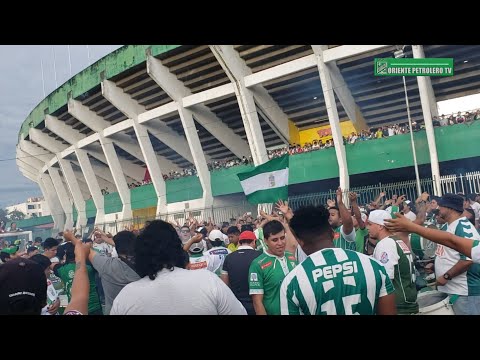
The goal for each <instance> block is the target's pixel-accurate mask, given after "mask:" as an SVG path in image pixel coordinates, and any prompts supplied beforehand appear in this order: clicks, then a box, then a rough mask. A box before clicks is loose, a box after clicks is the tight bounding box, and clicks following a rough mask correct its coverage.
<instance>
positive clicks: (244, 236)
mask: <svg viewBox="0 0 480 360" xmlns="http://www.w3.org/2000/svg"><path fill="white" fill-rule="evenodd" d="M238 240H257V237H256V236H255V233H254V232H253V231H249V230H245V231H244V232H242V233H241V234H240V237H239V238H238Z"/></svg>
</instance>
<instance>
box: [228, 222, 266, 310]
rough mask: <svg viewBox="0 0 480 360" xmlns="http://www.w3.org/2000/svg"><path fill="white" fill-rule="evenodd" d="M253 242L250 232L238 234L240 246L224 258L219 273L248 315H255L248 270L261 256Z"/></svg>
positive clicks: (253, 236)
mask: <svg viewBox="0 0 480 360" xmlns="http://www.w3.org/2000/svg"><path fill="white" fill-rule="evenodd" d="M255 240H256V236H255V234H254V233H253V232H251V231H244V232H243V233H242V234H240V238H239V240H238V242H239V244H240V246H239V247H238V249H237V251H235V253H231V254H229V255H228V256H227V257H226V259H225V262H224V263H223V268H222V273H221V279H222V280H223V282H224V283H225V284H226V285H227V286H229V287H230V288H231V289H232V291H233V294H234V295H235V296H236V298H237V299H238V300H239V301H240V302H241V303H242V305H243V307H244V308H245V310H246V311H247V314H248V315H255V309H254V307H253V302H252V297H251V296H250V295H249V285H248V284H249V278H248V273H249V268H250V265H251V263H252V261H253V260H254V259H256V258H257V257H258V256H260V255H261V252H259V251H256V250H255Z"/></svg>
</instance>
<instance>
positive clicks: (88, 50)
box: [86, 45, 90, 66]
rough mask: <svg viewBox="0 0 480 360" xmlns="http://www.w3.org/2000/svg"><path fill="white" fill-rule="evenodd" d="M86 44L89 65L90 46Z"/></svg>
mask: <svg viewBox="0 0 480 360" xmlns="http://www.w3.org/2000/svg"><path fill="white" fill-rule="evenodd" d="M86 46H87V58H88V66H90V48H89V47H88V45H86Z"/></svg>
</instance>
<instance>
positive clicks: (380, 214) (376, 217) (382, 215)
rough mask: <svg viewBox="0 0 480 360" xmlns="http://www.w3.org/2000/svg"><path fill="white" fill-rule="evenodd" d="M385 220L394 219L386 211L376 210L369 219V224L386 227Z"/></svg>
mask: <svg viewBox="0 0 480 360" xmlns="http://www.w3.org/2000/svg"><path fill="white" fill-rule="evenodd" d="M385 219H392V215H390V213H389V212H387V211H385V210H374V211H372V212H371V213H370V216H369V217H368V221H369V222H371V223H373V224H377V225H382V226H385Z"/></svg>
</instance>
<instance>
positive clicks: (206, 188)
mask: <svg viewBox="0 0 480 360" xmlns="http://www.w3.org/2000/svg"><path fill="white" fill-rule="evenodd" d="M178 113H179V114H180V120H181V121H182V126H183V129H184V131H185V136H186V137H187V141H188V145H189V147H190V151H191V152H192V156H193V161H194V163H195V168H196V169H197V173H198V178H199V180H200V184H201V185H202V189H203V196H202V199H203V202H204V207H205V208H207V207H211V206H212V205H213V195H212V185H211V178H210V171H209V170H208V166H207V162H206V161H205V156H204V154H203V149H202V144H201V143H200V139H199V138H198V133H197V128H196V127H195V123H194V121H193V115H192V112H191V111H190V110H188V109H185V108H184V107H183V106H181V105H179V106H178Z"/></svg>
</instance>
